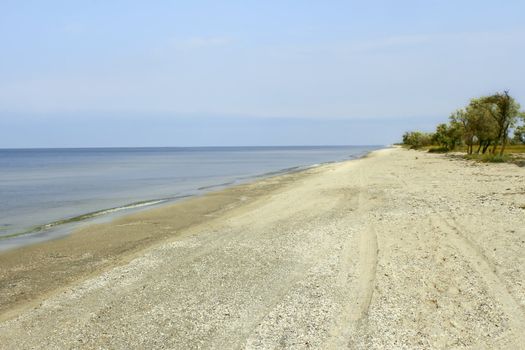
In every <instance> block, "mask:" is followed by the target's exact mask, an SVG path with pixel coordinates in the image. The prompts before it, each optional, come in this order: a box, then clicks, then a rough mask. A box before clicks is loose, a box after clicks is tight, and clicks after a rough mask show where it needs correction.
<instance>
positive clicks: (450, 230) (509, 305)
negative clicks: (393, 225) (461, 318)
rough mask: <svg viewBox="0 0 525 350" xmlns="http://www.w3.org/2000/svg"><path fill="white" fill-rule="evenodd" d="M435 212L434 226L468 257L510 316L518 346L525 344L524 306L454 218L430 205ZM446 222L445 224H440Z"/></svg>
mask: <svg viewBox="0 0 525 350" xmlns="http://www.w3.org/2000/svg"><path fill="white" fill-rule="evenodd" d="M430 207H431V208H432V210H433V212H434V214H435V215H436V216H437V217H438V218H439V220H436V219H435V218H431V220H433V225H434V226H439V227H440V229H442V230H443V231H444V232H445V233H446V235H447V238H448V241H449V242H450V243H451V244H452V245H453V246H454V247H455V248H456V249H457V250H458V251H459V252H460V253H461V254H462V256H463V257H464V258H466V259H467V261H468V262H469V265H470V266H471V267H472V268H473V269H474V271H476V272H477V274H478V275H479V276H480V277H481V278H482V279H483V281H484V282H485V285H486V288H487V292H488V293H489V295H491V296H492V297H493V298H494V299H495V300H496V302H497V303H498V304H499V305H500V306H501V308H502V310H503V312H504V313H505V315H506V316H507V317H508V322H509V327H510V329H511V332H512V333H513V334H514V336H515V337H516V340H517V344H516V345H517V346H518V347H517V348H519V346H524V344H525V333H524V332H523V330H524V329H525V317H524V315H523V312H522V308H521V306H520V304H519V303H518V302H516V300H515V299H514V297H513V296H512V295H511V294H510V292H509V291H508V289H507V288H506V286H505V283H504V282H503V281H502V280H501V279H500V278H499V276H498V274H497V273H496V267H495V266H494V265H493V264H492V263H491V262H490V261H489V259H488V258H487V257H486V256H485V255H484V254H483V253H482V251H481V249H480V248H479V247H478V246H477V245H476V244H474V243H473V242H471V241H470V240H469V239H468V238H466V237H465V236H464V235H463V234H462V233H461V230H460V228H459V227H458V225H457V224H456V223H455V222H454V220H452V221H451V220H449V219H447V218H446V217H445V216H444V215H442V214H440V213H439V212H438V211H436V209H435V208H434V207H432V206H430ZM439 224H444V225H439Z"/></svg>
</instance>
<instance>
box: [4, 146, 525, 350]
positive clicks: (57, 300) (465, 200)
mask: <svg viewBox="0 0 525 350" xmlns="http://www.w3.org/2000/svg"><path fill="white" fill-rule="evenodd" d="M0 266H1V267H0V269H1V270H0V298H1V299H0V307H1V309H0V310H1V312H2V318H1V321H0V348H3V349H4V348H5V349H28V348H42V349H49V348H87V349H92V348H111V349H130V348H171V349H193V348H215V349H232V348H233V349H235V348H243V349H244V348H245V349H255V348H257V349H275V348H285V349H308V348H312V349H344V348H349V349H450V348H469V349H525V287H524V285H523V284H524V283H525V282H524V281H525V169H524V168H520V167H517V166H515V165H511V164H480V163H474V162H467V161H464V160H460V159H454V158H450V157H447V156H444V155H435V154H428V153H422V152H416V151H407V150H404V149H399V148H394V149H386V150H381V151H377V152H374V153H373V154H371V155H370V156H369V157H367V158H364V159H360V160H356V161H348V162H343V163H335V164H329V165H324V166H320V167H317V168H314V169H310V170H307V171H304V172H300V173H296V174H288V175H283V176H277V177H273V178H269V179H264V180H261V181H258V182H255V183H252V184H249V185H243V186H240V187H236V188H231V189H227V190H225V191H220V192H217V193H214V194H210V195H208V196H204V197H200V198H195V199H192V200H189V201H185V202H181V203H179V204H177V205H174V206H171V207H166V208H162V209H156V210H152V211H147V212H143V213H140V214H137V215H133V216H129V217H126V218H123V219H120V220H117V221H114V222H112V223H109V224H103V225H97V226H90V227H87V228H84V229H83V230H81V231H80V232H76V233H74V234H73V235H71V236H69V237H68V238H65V239H61V240H56V241H52V242H48V243H45V244H41V245H36V246H32V247H27V248H22V249H19V250H16V251H13V252H10V253H7V254H1V255H0ZM55 281H56V282H55Z"/></svg>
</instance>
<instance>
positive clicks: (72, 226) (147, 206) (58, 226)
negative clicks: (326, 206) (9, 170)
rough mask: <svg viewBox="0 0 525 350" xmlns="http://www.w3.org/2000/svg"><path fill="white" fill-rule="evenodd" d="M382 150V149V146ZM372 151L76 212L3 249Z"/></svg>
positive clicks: (7, 241)
mask: <svg viewBox="0 0 525 350" xmlns="http://www.w3.org/2000/svg"><path fill="white" fill-rule="evenodd" d="M378 149H381V148H378ZM378 149H376V150H378ZM376 150H370V151H367V152H364V153H362V154H357V155H352V156H351V158H349V159H345V160H338V161H327V162H322V163H316V164H311V165H305V166H295V167H289V168H284V169H280V170H276V171H271V172H266V173H262V174H258V175H252V176H247V177H239V178H237V179H236V180H234V181H231V182H225V183H218V184H213V185H209V186H203V187H199V188H197V189H196V190H193V191H190V192H189V193H187V194H181V195H177V196H173V197H166V198H153V199H147V200H142V201H138V202H133V203H128V204H125V205H122V206H118V207H112V208H105V209H100V210H96V211H93V212H88V213H84V214H81V215H76V216H73V217H66V218H62V219H59V220H55V221H52V222H49V223H45V224H42V225H37V226H34V227H31V228H29V229H27V230H25V231H21V232H15V233H12V234H8V235H4V236H0V252H4V251H8V250H11V249H15V248H19V247H22V246H26V245H32V244H37V243H42V242H45V241H49V240H53V239H58V238H61V237H64V236H67V235H69V234H71V233H73V231H75V230H77V229H78V228H80V227H82V226H85V225H89V224H95V223H103V222H109V221H112V220H114V219H116V218H120V217H123V216H127V215H130V214H134V213H137V212H139V211H140V212H141V211H146V210H151V209H153V208H159V207H161V206H166V205H170V204H174V203H176V202H178V201H180V200H183V199H186V198H190V197H196V196H202V195H205V194H208V193H211V192H214V191H218V190H223V189H226V188H228V187H231V186H235V185H240V184H246V183H249V182H253V181H257V180H261V179H265V178H271V177H274V176H280V175H285V174H292V173H297V172H301V171H306V170H308V169H312V168H314V167H318V166H322V165H326V164H333V163H343V162H347V161H353V160H356V159H360V158H365V157H367V156H368V155H369V154H370V153H372V152H374V151H376Z"/></svg>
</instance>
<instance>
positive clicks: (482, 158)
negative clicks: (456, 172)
mask: <svg viewBox="0 0 525 350" xmlns="http://www.w3.org/2000/svg"><path fill="white" fill-rule="evenodd" d="M465 158H466V159H472V160H477V161H479V162H483V163H507V162H509V161H510V157H509V156H508V155H506V154H504V155H499V154H492V153H486V154H468V155H466V156H465Z"/></svg>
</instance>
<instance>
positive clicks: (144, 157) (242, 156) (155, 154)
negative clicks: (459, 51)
mask: <svg viewBox="0 0 525 350" xmlns="http://www.w3.org/2000/svg"><path fill="white" fill-rule="evenodd" d="M377 148H379V147H357V146H341V147H339V146H337V147H213V148H200V147H199V148H98V149H97V148H95V149H94V148H91V149H3V150H2V149H0V250H2V248H3V249H6V248H9V247H11V246H16V245H20V244H21V243H27V242H34V241H39V240H43V239H48V238H53V237H54V236H56V233H57V232H60V231H61V234H64V232H65V231H66V229H69V228H71V226H72V225H73V224H75V225H78V222H82V221H85V220H89V219H93V218H101V217H104V216H107V214H113V215H114V214H115V213H117V212H118V213H127V212H130V211H131V210H137V208H144V207H147V206H151V205H159V204H160V203H166V202H169V201H174V200H176V199H177V198H181V197H184V196H191V195H196V194H200V193H203V192H205V191H210V190H212V189H214V188H218V187H221V186H222V187H224V186H227V185H231V184H235V183H239V182H243V181H248V180H250V179H252V178H254V177H257V176H264V175H270V174H273V173H278V172H285V171H291V170H294V169H301V168H304V167H308V166H312V165H314V164H319V163H325V162H332V161H340V160H345V159H352V158H357V157H360V156H362V155H364V154H365V153H367V152H369V151H371V150H374V149H377ZM21 233H23V234H22V235H20V234H21ZM8 237H10V238H8Z"/></svg>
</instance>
